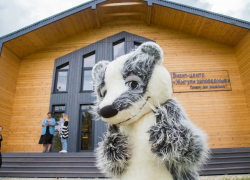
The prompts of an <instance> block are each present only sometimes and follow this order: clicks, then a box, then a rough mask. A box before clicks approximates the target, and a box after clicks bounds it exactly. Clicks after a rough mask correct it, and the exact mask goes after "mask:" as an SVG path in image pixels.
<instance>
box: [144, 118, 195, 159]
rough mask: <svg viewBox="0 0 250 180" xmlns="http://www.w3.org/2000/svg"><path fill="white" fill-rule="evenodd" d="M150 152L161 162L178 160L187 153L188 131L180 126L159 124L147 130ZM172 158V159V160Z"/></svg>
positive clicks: (165, 123)
mask: <svg viewBox="0 0 250 180" xmlns="http://www.w3.org/2000/svg"><path fill="white" fill-rule="evenodd" d="M148 132H149V134H150V135H149V141H150V142H151V143H152V147H151V151H152V152H153V153H154V154H157V155H158V156H160V157H162V158H163V161H168V160H174V161H176V160H180V159H181V156H182V155H184V154H185V153H186V152H187V151H188V145H189V141H190V139H189V136H190V134H191V133H190V131H189V130H188V129H186V128H184V127H183V126H181V125H180V124H176V123H173V124H169V123H167V122H160V123H157V124H156V125H154V126H152V127H151V128H150V129H149V131H148ZM173 158H174V159H173Z"/></svg>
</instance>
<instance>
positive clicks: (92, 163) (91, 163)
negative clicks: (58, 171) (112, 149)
mask: <svg viewBox="0 0 250 180" xmlns="http://www.w3.org/2000/svg"><path fill="white" fill-rule="evenodd" d="M3 163H4V165H19V166H24V165H25V166H30V165H36V166H38V165H39V166H45V165H48V164H49V165H50V166H62V165H65V166H66V165H67V166H95V164H96V162H95V161H83V162H81V161H79V162H76V161H19V162H17V161H14V160H4V161H3Z"/></svg>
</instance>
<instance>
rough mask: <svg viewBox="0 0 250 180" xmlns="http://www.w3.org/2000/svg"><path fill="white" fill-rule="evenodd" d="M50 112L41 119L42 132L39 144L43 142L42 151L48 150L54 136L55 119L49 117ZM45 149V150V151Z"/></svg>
mask: <svg viewBox="0 0 250 180" xmlns="http://www.w3.org/2000/svg"><path fill="white" fill-rule="evenodd" d="M51 115H52V113H51V112H48V113H47V118H44V119H43V122H42V133H41V137H40V141H39V144H43V152H49V151H50V148H51V144H52V140H53V136H54V131H55V128H54V127H55V125H56V120H55V119H54V118H52V117H51ZM46 149H47V151H46Z"/></svg>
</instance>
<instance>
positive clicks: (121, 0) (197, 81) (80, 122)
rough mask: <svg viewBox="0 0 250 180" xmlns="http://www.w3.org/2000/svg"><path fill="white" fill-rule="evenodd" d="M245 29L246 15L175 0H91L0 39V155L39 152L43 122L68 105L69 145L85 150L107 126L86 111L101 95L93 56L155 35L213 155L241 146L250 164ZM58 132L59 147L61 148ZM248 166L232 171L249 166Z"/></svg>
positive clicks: (108, 56)
mask: <svg viewBox="0 0 250 180" xmlns="http://www.w3.org/2000/svg"><path fill="white" fill-rule="evenodd" d="M249 29H250V22H246V21H243V20H240V19H235V18H232V17H228V16H224V15H221V14H216V13H213V12H208V11H205V10H202V9H197V8H194V7H189V6H186V5H182V4H178V3H174V2H170V1H164V0H93V1H91V2H88V3H85V4H82V5H79V6H77V7H74V8H72V9H69V10H67V11H64V12H62V13H59V14H57V15H54V16H51V17H49V18H47V19H44V20H42V21H39V22H37V23H34V24H32V25H30V26H27V27H25V28H23V29H20V30H18V31H16V32H13V33H10V34H8V35H5V36H3V37H1V38H0V53H1V54H0V125H1V126H3V127H4V131H3V137H4V141H3V142H2V152H5V156H6V157H8V158H11V157H19V156H20V157H21V156H22V154H24V153H26V154H29V153H30V154H31V153H32V152H36V153H38V152H41V151H42V147H41V145H39V144H38V140H39V138H40V134H41V122H42V119H43V118H45V117H46V114H47V112H48V111H52V112H53V113H54V116H55V117H56V119H57V122H58V124H59V123H60V122H61V120H60V117H61V114H62V113H63V112H65V113H67V114H68V115H69V118H70V126H69V129H70V134H69V143H68V152H70V153H72V154H74V155H72V156H75V154H77V153H76V152H81V153H80V154H84V153H85V155H86V156H87V155H88V153H91V151H93V150H94V149H95V147H96V146H97V143H98V142H99V141H100V140H101V139H100V137H101V136H102V133H103V132H105V130H106V127H105V123H103V122H102V121H94V122H93V121H91V116H90V115H89V113H88V110H89V108H91V105H92V104H93V101H94V100H95V99H94V97H93V96H92V89H93V88H92V85H91V77H90V73H91V69H92V67H93V65H94V63H96V62H98V61H100V60H109V61H112V60H113V59H114V57H116V56H118V55H121V54H124V53H128V52H129V51H130V50H131V49H133V48H136V47H137V46H138V45H139V44H141V43H143V42H146V41H154V42H156V43H158V44H159V45H160V46H161V47H162V49H163V51H164V66H165V67H166V69H167V70H168V71H169V72H170V73H171V77H172V81H173V83H172V85H173V91H174V93H173V96H174V97H176V98H177V99H178V100H179V101H180V103H181V104H182V105H183V107H184V108H185V110H186V112H187V114H189V117H190V119H191V120H192V121H193V122H194V123H196V124H197V125H198V126H199V127H201V128H202V129H204V130H205V131H206V132H207V133H208V136H209V146H210V148H211V149H213V150H212V151H213V152H214V153H216V152H217V153H218V154H217V155H216V157H217V158H220V157H224V156H225V154H228V153H229V152H236V153H238V155H239V154H241V153H243V154H241V156H240V157H242V156H247V158H246V159H245V160H248V162H244V163H248V164H247V165H248V167H249V164H250V154H249V153H248V154H244V153H245V152H246V151H249V147H250V71H249V69H250V48H249V47H250V32H249ZM117 49H119V51H118V50H117ZM56 137H57V134H55V141H54V145H53V150H54V151H57V150H59V149H60V142H59V141H58V139H56ZM225 148H226V149H225ZM20 153H22V154H20ZM70 153H68V154H69V155H68V156H69V157H70V156H71V155H70ZM37 156H38V155H37ZM46 156H48V157H50V156H52V155H46ZM232 156H233V155H232ZM233 157H235V156H233ZM231 159H232V158H231ZM236 160H237V162H241V161H243V160H240V159H237V158H236ZM231 161H233V160H227V162H231ZM220 164H221V163H220ZM236 164H237V163H236ZM245 165H246V164H244V165H242V164H240V165H238V167H241V168H239V169H238V170H237V171H231V172H234V173H247V172H248V171H249V170H248V169H246V168H245V169H244V168H243V167H245ZM9 166H11V165H9ZM211 167H213V168H214V169H216V168H219V166H216V165H213V166H211ZM226 167H227V166H225V167H224V168H226ZM230 167H231V166H230ZM207 169H208V171H207V172H210V173H207V174H216V172H217V170H214V169H213V171H212V170H211V169H210V171H209V167H208V168H207ZM226 169H228V168H226ZM234 169H235V168H234ZM7 171H8V169H7V170H6V172H7ZM223 173H226V172H225V170H224V171H223V172H220V173H217V174H223ZM248 173H250V172H248ZM205 174H206V173H205ZM51 176H52V175H51ZM65 176H66V175H65ZM67 176H69V177H70V175H67ZM79 176H81V175H79ZM31 177H32V176H31ZM41 177H42V176H41ZM72 177H73V176H72ZM76 177H77V176H76ZM84 177H85V176H84ZM91 177H95V176H91Z"/></svg>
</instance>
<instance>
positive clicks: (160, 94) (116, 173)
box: [92, 42, 208, 180]
mask: <svg viewBox="0 0 250 180" xmlns="http://www.w3.org/2000/svg"><path fill="white" fill-rule="evenodd" d="M162 63H163V51H162V49H161V48H160V46H159V45H157V44H156V43H153V42H146V43H143V44H142V45H140V46H139V47H138V48H137V49H136V50H134V51H132V52H130V53H129V54H126V55H123V56H121V57H119V58H117V59H116V60H114V61H112V62H109V61H100V62H98V63H97V64H96V65H95V66H94V67H93V71H92V76H93V80H94V86H95V94H96V96H97V101H96V104H95V106H94V113H95V114H96V115H97V117H98V118H101V119H102V120H103V121H106V122H108V129H107V133H106V134H105V135H104V137H103V141H102V142H100V143H99V147H98V148H97V150H96V158H97V166H98V168H99V169H101V170H102V172H104V173H105V174H106V175H107V176H109V177H115V178H120V179H121V180H198V176H199V175H198V173H197V171H198V170H199V167H200V166H201V165H202V164H203V163H204V161H205V160H206V158H207V155H208V146H207V143H206V134H205V133H204V132H203V131H202V130H201V129H199V128H197V127H196V126H195V125H194V124H193V123H192V122H191V121H190V120H189V119H188V116H187V115H186V114H185V112H184V110H183V108H182V107H181V106H180V105H179V104H178V102H177V101H176V100H175V99H172V98H171V95H172V89H171V78H170V75H169V73H168V71H167V70H166V69H165V68H164V67H163V66H162Z"/></svg>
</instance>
